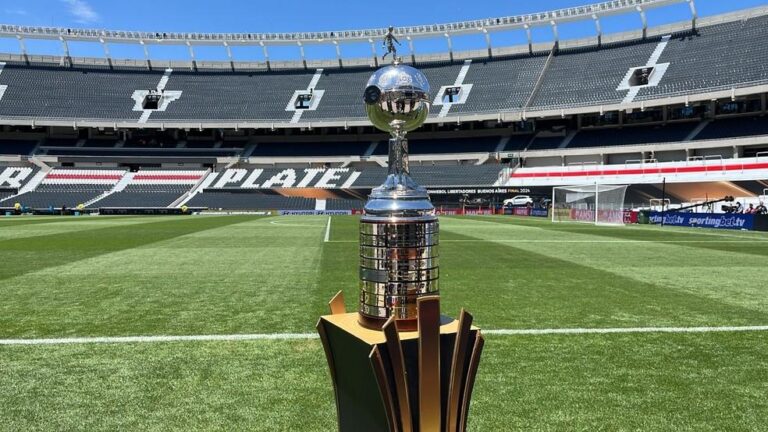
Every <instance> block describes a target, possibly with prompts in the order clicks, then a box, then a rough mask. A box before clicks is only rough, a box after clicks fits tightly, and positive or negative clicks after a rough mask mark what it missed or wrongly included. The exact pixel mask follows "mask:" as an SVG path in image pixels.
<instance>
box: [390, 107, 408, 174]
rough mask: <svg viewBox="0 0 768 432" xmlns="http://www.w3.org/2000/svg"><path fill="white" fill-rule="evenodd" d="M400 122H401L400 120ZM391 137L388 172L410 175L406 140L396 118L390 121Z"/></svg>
mask: <svg viewBox="0 0 768 432" xmlns="http://www.w3.org/2000/svg"><path fill="white" fill-rule="evenodd" d="M400 123H402V122H400ZM392 127H393V129H394V130H393V131H392V137H391V138H390V139H389V174H394V175H397V176H399V175H400V174H405V175H410V169H409V166H408V140H407V139H406V138H405V133H404V132H403V131H402V129H401V128H400V127H401V125H400V124H398V122H397V120H395V121H393V122H392Z"/></svg>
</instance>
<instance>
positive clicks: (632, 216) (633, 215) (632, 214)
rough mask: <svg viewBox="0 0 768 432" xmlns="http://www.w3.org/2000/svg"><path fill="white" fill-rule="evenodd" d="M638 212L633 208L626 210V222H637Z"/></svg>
mask: <svg viewBox="0 0 768 432" xmlns="http://www.w3.org/2000/svg"><path fill="white" fill-rule="evenodd" d="M637 214H638V212H636V211H633V210H624V223H625V224H635V223H637Z"/></svg>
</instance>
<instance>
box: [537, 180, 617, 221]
mask: <svg viewBox="0 0 768 432" xmlns="http://www.w3.org/2000/svg"><path fill="white" fill-rule="evenodd" d="M626 192H627V186H626V185H601V184H591V185H584V186H561V187H555V188H552V222H583V223H594V224H611V225H624V196H625V194H626Z"/></svg>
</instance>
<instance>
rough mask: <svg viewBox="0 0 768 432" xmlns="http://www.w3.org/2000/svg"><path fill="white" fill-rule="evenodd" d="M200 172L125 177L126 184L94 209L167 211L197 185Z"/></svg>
mask: <svg viewBox="0 0 768 432" xmlns="http://www.w3.org/2000/svg"><path fill="white" fill-rule="evenodd" d="M205 174H206V171H202V170H192V171H184V170H145V171H139V172H138V173H131V174H128V181H127V182H126V184H125V187H124V188H123V189H121V190H116V191H114V192H113V193H111V194H109V195H107V196H106V197H104V198H102V199H100V200H98V201H96V202H95V203H94V204H93V205H94V206H96V207H99V208H107V207H110V208H141V207H150V208H151V207H169V206H170V205H171V204H173V203H174V202H176V201H178V200H180V199H181V198H182V197H183V196H184V195H185V194H186V193H188V192H189V191H190V190H191V189H192V187H193V186H194V185H195V184H197V183H198V182H200V180H201V179H202V178H203V177H204V175H205Z"/></svg>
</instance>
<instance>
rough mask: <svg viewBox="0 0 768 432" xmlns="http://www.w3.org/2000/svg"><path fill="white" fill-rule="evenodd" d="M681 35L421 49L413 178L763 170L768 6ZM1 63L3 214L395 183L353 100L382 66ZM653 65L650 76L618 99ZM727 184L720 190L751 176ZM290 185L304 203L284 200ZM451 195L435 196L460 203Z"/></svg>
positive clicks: (460, 181) (260, 197) (486, 179)
mask: <svg viewBox="0 0 768 432" xmlns="http://www.w3.org/2000/svg"><path fill="white" fill-rule="evenodd" d="M587 19H589V18H587ZM590 24H592V23H590ZM690 24H691V23H690V22H689V23H686V24H685V25H683V24H680V23H678V24H672V25H670V26H668V27H667V26H665V27H664V29H661V28H657V29H649V31H648V37H646V38H640V37H639V34H640V32H639V31H637V32H630V33H626V34H622V35H604V37H603V39H602V43H600V44H598V43H596V40H595V39H592V40H591V41H590V40H587V39H584V40H579V41H560V43H558V44H548V43H534V44H533V45H531V46H530V47H528V46H523V47H508V48H497V47H494V49H493V53H491V52H490V51H486V50H478V51H472V52H465V53H458V57H457V58H456V59H453V56H454V54H456V53H451V54H450V58H451V59H450V60H448V58H449V55H448V53H441V54H434V55H425V56H420V55H418V54H417V55H416V57H415V58H416V66H417V67H418V68H419V69H420V70H422V71H423V72H424V73H425V75H426V76H427V78H428V79H429V81H430V85H431V89H432V90H431V97H432V100H433V102H435V103H433V105H432V108H431V112H430V119H429V120H428V124H427V125H425V127H422V128H421V129H419V130H418V131H414V132H412V133H411V134H409V150H410V154H411V164H410V168H411V175H412V177H413V178H414V179H415V180H416V181H417V182H418V183H420V184H422V185H424V186H426V187H429V188H445V191H448V190H449V189H453V188H457V189H461V188H465V187H466V188H473V187H477V188H478V189H479V188H490V187H495V185H496V186H497V185H504V186H509V187H520V186H521V185H523V186H531V185H534V186H535V185H537V184H541V183H546V184H549V183H553V182H555V180H553V179H552V178H549V177H551V176H549V175H548V174H546V175H543V174H541V173H542V172H543V173H547V172H550V171H551V172H553V173H558V171H557V170H555V169H549V168H554V167H567V168H568V170H576V171H578V170H584V169H587V168H585V167H589V166H591V165H596V164H601V165H619V166H623V165H627V164H636V163H637V162H638V161H642V163H643V164H645V163H646V161H647V162H648V163H649V164H654V163H677V164H680V166H686V167H687V166H688V164H689V163H691V164H693V163H698V161H707V162H708V163H712V164H717V163H721V164H722V166H723V168H722V171H727V170H726V169H725V168H724V167H727V166H729V164H733V165H739V166H747V165H748V164H749V163H753V164H756V165H758V166H762V165H761V164H763V163H764V161H763V160H762V159H761V158H762V157H763V155H766V154H768V121H766V115H767V114H768V107H767V106H766V105H767V103H766V88H767V87H766V85H768V66H767V65H768V62H766V61H765V60H766V59H768V48H766V47H765V46H764V45H765V44H762V43H759V42H761V41H763V40H764V39H765V38H766V36H768V30H766V29H768V25H766V24H768V7H764V8H759V10H758V9H755V10H754V11H753V10H750V11H745V12H743V13H739V14H733V15H728V16H724V17H715V18H712V19H710V18H703V19H702V20H700V21H697V22H696V29H695V30H694V29H692V27H691V25H690ZM670 29H672V30H670ZM440 36H441V37H442V35H440ZM58 42H60V41H58V40H57V43H58ZM529 50H530V51H529ZM401 54H405V55H403V61H404V62H406V63H408V62H410V61H411V57H410V55H408V54H406V53H405V52H403V53H401ZM486 54H487V55H486ZM490 54H493V55H492V56H491V55H490ZM0 58H1V59H2V62H0V71H2V74H0V86H2V88H3V89H5V93H4V94H3V95H2V96H1V97H0V120H2V123H3V125H0V161H2V163H7V164H12V165H17V166H23V170H24V171H23V172H21V171H18V170H19V168H18V167H15V168H12V169H11V168H8V169H6V170H5V171H3V167H0V192H2V193H1V194H0V201H3V204H0V206H2V205H7V204H8V203H9V202H11V201H14V202H15V201H16V200H18V201H20V202H22V203H23V204H25V205H28V206H31V207H42V208H47V207H49V206H55V207H59V206H61V205H66V206H68V207H74V206H76V205H78V204H81V203H83V204H88V206H89V207H91V208H98V207H117V208H129V207H130V208H134V207H162V208H165V207H169V206H172V207H178V206H180V205H182V204H186V205H188V206H202V207H210V208H224V209H233V210H236V209H244V210H245V209H257V210H264V209H284V210H312V209H314V208H315V203H316V200H315V198H314V197H320V196H336V197H338V198H330V199H327V200H326V202H325V208H326V209H328V210H351V209H354V210H358V209H360V208H361V207H362V204H363V202H362V201H360V200H357V199H355V198H354V197H357V196H364V195H365V194H366V193H367V189H370V188H372V187H376V186H378V185H380V184H381V182H382V179H383V178H384V177H385V175H386V173H387V168H386V167H385V166H383V165H385V163H386V160H387V141H386V139H387V137H386V134H383V133H381V132H379V131H377V130H374V129H373V128H372V127H371V126H370V124H368V123H367V120H365V112H364V108H363V104H362V103H361V97H362V96H361V92H362V89H363V88H364V87H365V84H366V82H367V80H368V78H369V77H370V75H371V73H372V72H373V70H374V65H372V64H370V65H368V66H365V64H366V62H365V61H363V62H353V63H352V64H350V63H347V60H346V59H338V60H339V61H338V64H336V63H335V62H331V61H327V60H322V61H320V60H318V61H311V62H309V63H304V64H303V63H301V62H298V61H294V62H291V61H289V62H284V63H283V62H280V64H279V66H277V67H275V66H274V65H275V64H274V63H273V66H272V67H261V66H265V65H261V66H260V65H259V64H257V63H251V62H248V63H237V62H234V63H231V64H226V63H223V62H222V63H216V62H211V63H206V64H204V65H203V67H201V68H198V67H197V65H196V64H195V65H193V64H192V63H189V64H186V63H183V62H180V61H174V62H173V64H172V65H171V62H160V61H158V62H154V60H153V61H152V62H151V66H152V68H153V70H150V68H147V67H146V66H150V63H144V62H142V61H138V62H134V63H133V64H132V66H127V65H129V64H131V63H130V61H122V60H116V61H115V64H109V65H108V64H107V63H105V62H101V63H100V65H97V63H99V62H97V61H94V62H93V64H88V65H85V64H84V63H85V62H86V61H88V60H89V59H79V60H78V59H76V60H77V61H75V62H74V63H71V62H70V61H65V60H66V59H64V58H55V57H50V56H49V57H33V59H32V61H30V62H28V63H25V62H24V61H23V59H22V57H20V56H15V57H14V56H13V55H4V54H0ZM70 60H71V59H70ZM81 60H82V61H81ZM90 60H94V59H90ZM97 60H98V59H97ZM342 60H343V62H342ZM161 63H162V66H161ZM342 63H344V64H343V65H342ZM201 64H202V63H201ZM321 64H322V65H323V66H319V65H321ZM667 64H668V67H667ZM180 65H183V66H180ZM646 66H652V67H654V68H656V72H655V73H656V75H653V74H652V75H651V76H652V77H653V76H655V77H656V78H657V79H658V82H656V81H654V82H653V83H651V84H650V85H649V86H645V85H642V84H641V85H640V87H638V88H637V89H634V90H629V91H628V89H627V88H626V87H622V86H623V83H624V82H625V81H626V80H627V79H629V78H630V77H631V76H633V75H632V72H633V71H634V70H635V69H636V68H640V67H646ZM649 82H650V81H649ZM634 84H637V83H634ZM458 85H461V86H463V87H462V91H465V92H466V93H463V94H462V98H463V97H464V96H467V97H466V100H465V101H464V100H463V99H462V101H463V103H452V104H450V106H446V105H442V104H440V103H441V102H445V101H447V99H446V98H445V96H444V94H443V93H444V89H445V88H446V87H451V86H458ZM152 89H156V91H158V92H159V94H161V95H165V94H172V95H173V100H172V102H170V103H168V104H166V105H163V109H164V110H154V109H153V110H144V109H143V108H142V103H141V101H140V100H137V98H138V97H139V95H140V94H142V93H143V92H147V91H149V90H152ZM137 91H138V92H139V93H136V92H137ZM712 91H719V93H717V94H714V93H710V92H712ZM164 92H165V93H164ZM168 92H170V93H168ZM301 92H311V93H312V95H313V97H315V96H316V97H317V98H316V99H313V103H312V104H310V105H311V106H309V109H299V108H297V107H296V106H291V103H292V102H291V101H292V97H293V96H295V95H297V94H298V93H301ZM680 95H684V96H685V97H677V96H680ZM689 96H690V98H689ZM689 99H690V100H689ZM633 100H634V102H632V101H633ZM639 101H642V103H641V102H639ZM648 101H651V102H648ZM635 102H637V103H635ZM629 103H631V105H627V104H629ZM304 108H306V107H304ZM442 117H446V119H443V118H442ZM174 122H175V123H176V124H173V123H174ZM347 123H350V124H347ZM169 124H170V126H169ZM732 158H733V160H732V161H730V160H731V159H732ZM748 158H754V160H753V161H751V162H745V160H747V159H748ZM726 160H729V162H722V161H726ZM718 161H720V162H718ZM61 166H66V167H70V168H69V169H62V168H59V167H61ZM643 166H644V167H643V168H642V169H643V170H646V169H647V165H643ZM113 167H118V168H113ZM122 167H125V168H122ZM149 167H152V168H158V169H159V168H162V170H159V171H155V172H153V171H149V170H148V168H149ZM547 167H549V168H547ZM50 169H53V170H52V171H50V172H48V171H49V170H50ZM672 169H673V170H677V169H678V165H675V166H674V167H673V168H672ZM691 169H693V168H691ZM696 169H698V168H696ZM748 169H750V170H751V169H761V168H754V167H751V168H745V169H744V170H743V171H747V170H748ZM78 170H79V171H78ZM137 170H138V172H136V171H137ZM502 170H503V171H502ZM129 171H130V172H129ZM46 172H47V174H46ZM735 172H736V171H733V170H731V173H730V174H728V176H731V177H733V178H727V176H726V177H723V178H719V177H718V178H717V179H716V180H718V181H720V180H734V181H735V180H740V181H741V180H744V181H751V180H753V179H751V178H743V176H742V177H739V176H737V174H734V173H735ZM78 173H79V174H78ZM206 173H208V174H206ZM102 175H107V176H112V177H114V178H113V179H111V180H110V181H109V182H106V183H104V182H100V181H99V178H100V177H99V176H102ZM174 175H176V176H189V178H186V179H185V180H184V181H172V180H169V176H170V177H173V176H174ZM739 175H741V174H739ZM78 176H79V177H78ZM557 176H559V177H560V178H565V175H564V174H562V173H558V174H557ZM152 177H154V178H152ZM521 179H522V180H521ZM557 181H563V180H557ZM569 181H577V180H569ZM537 182H538V183H537ZM284 188H293V189H297V190H292V191H290V195H295V194H298V195H301V194H302V193H305V195H306V197H307V198H296V197H286V196H283V195H282V194H283V193H286V194H287V192H284V191H282V190H281V189H284ZM300 189H307V190H305V191H303V192H302V191H299V190H300ZM309 189H323V191H311V190H309ZM201 190H202V192H200V191H201ZM14 191H15V192H14ZM445 191H441V192H440V193H441V195H439V198H440V199H441V200H445V202H446V203H447V204H452V203H451V202H450V201H451V200H455V197H448V195H451V194H452V193H450V192H445ZM11 193H20V195H18V196H11V195H10V194H11ZM453 195H455V194H453ZM320 199H322V198H320ZM481 199H484V198H482V197H481ZM453 204H455V203H453ZM318 206H319V207H318V208H321V207H322V202H319V203H318Z"/></svg>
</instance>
